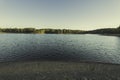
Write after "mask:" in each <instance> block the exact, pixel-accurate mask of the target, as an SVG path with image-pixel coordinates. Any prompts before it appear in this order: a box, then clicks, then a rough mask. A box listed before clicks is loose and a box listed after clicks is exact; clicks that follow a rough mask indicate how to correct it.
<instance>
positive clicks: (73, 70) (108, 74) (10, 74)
mask: <svg viewBox="0 0 120 80" xmlns="http://www.w3.org/2000/svg"><path fill="white" fill-rule="evenodd" d="M0 80H120V65H118V64H102V63H91V62H59V61H27V62H6V63H0Z"/></svg>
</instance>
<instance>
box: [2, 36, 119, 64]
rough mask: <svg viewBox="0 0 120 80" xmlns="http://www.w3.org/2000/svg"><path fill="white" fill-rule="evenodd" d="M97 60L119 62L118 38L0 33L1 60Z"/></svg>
mask: <svg viewBox="0 0 120 80" xmlns="http://www.w3.org/2000/svg"><path fill="white" fill-rule="evenodd" d="M38 59H39V60H63V61H66V60H71V61H96V62H110V63H119V64H120V37H116V36H102V35H90V34H86V35H64V34H0V61H1V62H3V61H19V60H20V61H21V60H38Z"/></svg>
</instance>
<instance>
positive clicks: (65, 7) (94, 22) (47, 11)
mask: <svg viewBox="0 0 120 80" xmlns="http://www.w3.org/2000/svg"><path fill="white" fill-rule="evenodd" d="M119 25H120V0H0V27H2V28H6V27H10V28H11V27H12V28H14V27H18V28H24V27H33V28H55V29H80V30H93V29H99V28H114V27H118V26H119Z"/></svg>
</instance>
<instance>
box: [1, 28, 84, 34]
mask: <svg viewBox="0 0 120 80" xmlns="http://www.w3.org/2000/svg"><path fill="white" fill-rule="evenodd" d="M0 32H3V33H41V34H81V33H84V31H82V30H70V29H35V28H0Z"/></svg>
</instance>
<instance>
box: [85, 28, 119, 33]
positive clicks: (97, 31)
mask: <svg viewBox="0 0 120 80" xmlns="http://www.w3.org/2000/svg"><path fill="white" fill-rule="evenodd" d="M85 33H91V34H120V26H119V27H118V28H104V29H96V30H92V31H86V32H85Z"/></svg>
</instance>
